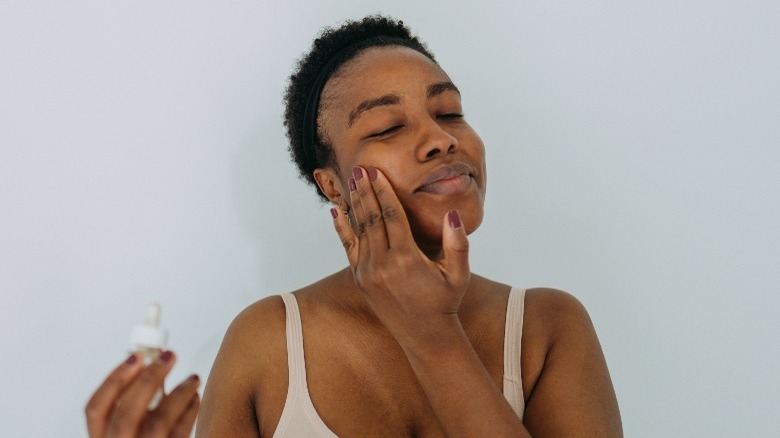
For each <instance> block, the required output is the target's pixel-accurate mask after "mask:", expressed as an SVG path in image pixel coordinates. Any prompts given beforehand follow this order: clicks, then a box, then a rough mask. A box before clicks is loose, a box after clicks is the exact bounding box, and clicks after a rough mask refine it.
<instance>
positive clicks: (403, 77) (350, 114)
mask: <svg viewBox="0 0 780 438" xmlns="http://www.w3.org/2000/svg"><path fill="white" fill-rule="evenodd" d="M321 102H322V104H321V106H320V119H319V121H320V127H321V128H322V129H321V130H320V132H321V133H322V134H324V137H325V140H326V141H327V142H328V143H329V144H330V145H331V146H332V148H333V151H334V153H335V158H336V162H337V163H338V167H339V172H337V171H336V170H335V169H332V168H327V169H317V170H315V178H316V179H317V182H318V184H319V185H320V188H321V189H322V190H323V193H325V195H326V196H328V198H329V199H330V200H331V201H333V202H334V203H336V204H339V205H340V206H341V207H342V209H344V208H346V204H349V200H350V196H349V188H348V180H349V178H350V177H351V176H352V168H353V167H354V166H362V167H363V168H366V169H368V168H369V167H376V168H378V169H379V170H381V171H382V172H383V173H384V174H385V175H386V176H387V178H388V180H389V181H390V183H391V184H392V186H393V188H394V189H395V193H396V195H397V196H398V199H399V200H400V202H401V204H402V205H403V206H404V208H405V210H406V214H407V216H408V217H409V222H410V226H411V229H412V234H413V236H414V238H415V240H416V241H417V243H418V245H419V246H420V247H421V248H423V249H425V248H431V249H432V250H435V248H437V247H441V236H442V225H443V221H444V217H445V214H446V213H447V212H448V211H449V210H451V209H453V208H456V209H458V211H459V212H460V215H461V219H462V222H463V224H464V226H465V227H466V231H467V232H468V233H470V232H472V231H474V230H475V229H476V228H477V227H478V226H479V224H480V223H481V222H482V214H483V203H484V199H485V183H486V175H485V147H484V145H483V144H482V140H481V139H480V138H479V136H478V135H477V133H476V132H474V130H473V129H472V128H471V126H469V124H468V123H467V122H466V121H465V120H464V119H463V117H462V114H463V108H462V106H461V99H460V93H459V92H458V89H457V88H456V87H455V86H454V85H453V84H452V82H451V81H450V78H449V77H448V76H447V74H446V73H445V72H444V71H443V70H442V69H441V68H440V67H439V66H437V65H436V64H435V63H433V62H432V61H431V60H430V59H428V58H427V57H425V56H424V55H422V54H421V53H419V52H417V51H415V50H412V49H409V48H406V47H400V46H388V47H375V48H370V49H367V50H365V51H364V52H362V53H361V54H360V55H358V56H357V57H356V58H354V59H353V60H352V61H351V62H350V63H348V64H347V65H345V67H344V68H342V69H341V71H340V72H339V74H338V76H337V77H333V78H331V79H330V80H329V81H328V83H327V84H326V85H325V88H324V89H323V92H322V97H321Z"/></svg>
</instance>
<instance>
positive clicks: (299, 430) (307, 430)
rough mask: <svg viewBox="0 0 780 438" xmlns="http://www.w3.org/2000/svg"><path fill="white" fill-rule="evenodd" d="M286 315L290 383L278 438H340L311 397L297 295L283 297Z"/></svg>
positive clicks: (277, 433)
mask: <svg viewBox="0 0 780 438" xmlns="http://www.w3.org/2000/svg"><path fill="white" fill-rule="evenodd" d="M280 296H281V297H282V300H283V301H284V307H285V311H286V315H287V317H286V335H287V368H288V369H289V379H288V380H289V383H288V387H287V399H286V400H285V402H284V409H283V410H282V416H281V418H279V424H278V426H276V431H275V432H274V438H277V437H287V436H294V437H297V436H312V437H314V436H317V437H325V438H338V437H337V436H336V434H334V433H333V432H332V431H331V430H330V429H328V426H327V425H326V424H325V422H324V421H322V418H320V416H319V414H317V410H316V409H315V408H314V403H312V401H311V396H310V395H309V386H308V383H307V382H306V360H305V357H304V354H303V326H302V324H301V312H300V309H299V308H298V301H297V300H296V299H295V295H293V294H292V293H290V292H286V293H282V294H280Z"/></svg>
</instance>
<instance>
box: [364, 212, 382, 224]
mask: <svg viewBox="0 0 780 438" xmlns="http://www.w3.org/2000/svg"><path fill="white" fill-rule="evenodd" d="M381 223H382V215H380V214H379V213H377V212H375V211H372V212H369V213H368V215H366V220H365V225H366V228H371V227H374V226H376V225H379V224H381Z"/></svg>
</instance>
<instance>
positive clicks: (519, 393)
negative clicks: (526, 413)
mask: <svg viewBox="0 0 780 438" xmlns="http://www.w3.org/2000/svg"><path fill="white" fill-rule="evenodd" d="M524 307H525V289H518V288H514V287H513V288H512V289H511V290H510V291H509V300H508V302H507V305H506V323H505V324H504V397H505V398H506V399H507V401H508V402H509V404H510V406H512V409H513V410H514V411H515V413H516V414H517V416H518V417H520V418H521V419H522V418H523V410H524V408H525V400H524V399H523V380H522V373H521V362H520V354H521V351H522V350H521V341H522V339H523V311H524Z"/></svg>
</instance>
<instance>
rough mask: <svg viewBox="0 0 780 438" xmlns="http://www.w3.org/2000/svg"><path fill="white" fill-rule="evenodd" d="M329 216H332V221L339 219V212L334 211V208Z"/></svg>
mask: <svg viewBox="0 0 780 438" xmlns="http://www.w3.org/2000/svg"><path fill="white" fill-rule="evenodd" d="M330 215H331V216H333V219H336V218H337V217H339V212H338V211H336V209H335V208H331V209H330Z"/></svg>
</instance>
